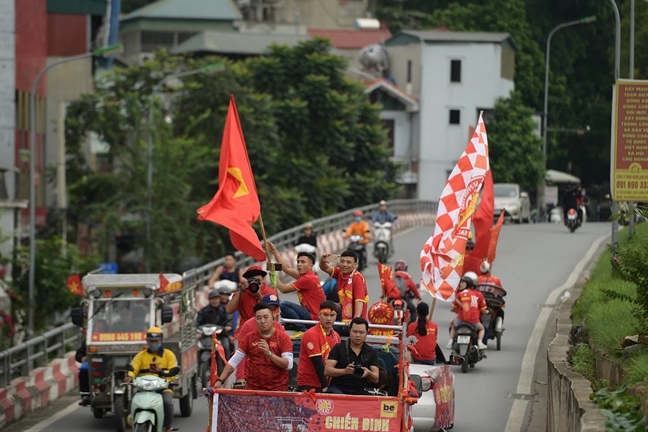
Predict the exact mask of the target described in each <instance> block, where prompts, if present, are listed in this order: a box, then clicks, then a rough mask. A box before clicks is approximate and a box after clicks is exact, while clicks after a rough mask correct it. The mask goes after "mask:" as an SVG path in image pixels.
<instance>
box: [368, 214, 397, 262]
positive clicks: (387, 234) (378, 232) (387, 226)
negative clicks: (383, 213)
mask: <svg viewBox="0 0 648 432" xmlns="http://www.w3.org/2000/svg"><path fill="white" fill-rule="evenodd" d="M391 237H392V224H391V222H385V223H382V224H381V223H379V222H375V223H374V238H375V241H374V248H373V255H374V257H375V258H376V259H377V260H378V262H379V263H381V264H385V263H386V262H387V260H388V259H389V258H390V257H391V256H392V255H393V254H394V251H393V250H392V248H391V245H392V242H391Z"/></svg>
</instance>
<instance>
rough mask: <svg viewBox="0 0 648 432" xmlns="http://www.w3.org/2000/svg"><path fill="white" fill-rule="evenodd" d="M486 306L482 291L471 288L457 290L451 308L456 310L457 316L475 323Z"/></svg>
mask: <svg viewBox="0 0 648 432" xmlns="http://www.w3.org/2000/svg"><path fill="white" fill-rule="evenodd" d="M486 308H487V306H486V302H485V301H484V296H483V295H482V293H480V292H479V291H475V290H474V289H472V288H467V289H465V290H462V291H459V292H458V293H457V298H456V299H455V301H454V303H453V304H452V309H453V310H454V311H455V312H457V318H459V319H460V320H461V321H465V322H468V323H471V324H477V323H478V322H479V321H480V316H481V311H482V310H484V309H486Z"/></svg>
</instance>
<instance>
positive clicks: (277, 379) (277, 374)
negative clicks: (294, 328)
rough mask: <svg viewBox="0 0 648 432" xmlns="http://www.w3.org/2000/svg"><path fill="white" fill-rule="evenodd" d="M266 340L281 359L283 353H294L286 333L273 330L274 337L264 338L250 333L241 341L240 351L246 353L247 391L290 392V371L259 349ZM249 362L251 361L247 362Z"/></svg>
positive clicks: (257, 333)
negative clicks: (262, 341)
mask: <svg viewBox="0 0 648 432" xmlns="http://www.w3.org/2000/svg"><path fill="white" fill-rule="evenodd" d="M261 340H265V341H266V342H267V343H268V346H269V347H270V351H271V352H272V353H273V354H275V355H277V356H279V357H281V354H282V353H292V350H293V344H292V340H290V336H288V334H287V333H286V332H282V331H277V329H276V328H275V329H273V331H272V335H271V336H270V337H268V338H264V337H263V336H262V335H261V333H259V332H258V331H256V332H248V333H246V334H245V336H243V338H241V340H240V341H239V346H238V349H239V350H241V351H243V352H244V353H245V358H246V365H245V368H246V374H245V375H246V379H247V385H246V387H245V389H246V390H268V391H288V371H287V370H286V369H281V368H280V367H278V366H277V365H275V364H274V363H272V360H270V358H269V357H268V356H267V355H266V354H265V353H264V352H263V350H262V349H261V348H259V347H257V344H258V343H259V342H260V341H261ZM247 360H249V361H247Z"/></svg>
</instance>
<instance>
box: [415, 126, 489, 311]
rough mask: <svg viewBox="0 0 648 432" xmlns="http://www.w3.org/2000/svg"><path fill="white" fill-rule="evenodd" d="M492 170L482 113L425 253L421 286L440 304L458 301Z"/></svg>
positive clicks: (448, 187) (441, 204)
mask: <svg viewBox="0 0 648 432" xmlns="http://www.w3.org/2000/svg"><path fill="white" fill-rule="evenodd" d="M488 170H489V164H488V138H487V136H486V126H485V125H484V121H483V120H482V115H481V113H480V114H479V122H478V123H477V127H476V128H475V132H474V134H473V137H472V139H471V140H470V142H469V143H468V146H467V147H466V150H465V151H464V152H463V154H462V155H461V157H460V158H459V161H458V162H457V165H456V166H455V168H454V169H453V170H452V173H451V174H450V177H449V178H448V181H447V182H446V185H445V187H444V188H443V192H442V193H441V198H440V199H439V207H438V209H437V217H436V223H435V226H434V234H432V237H430V238H429V239H428V241H427V242H426V243H425V245H423V250H422V251H421V272H422V281H421V285H422V286H423V287H425V289H427V290H428V292H429V293H430V294H432V296H433V297H435V298H437V299H439V300H442V301H448V302H451V301H453V300H454V297H455V290H456V288H457V286H458V285H459V281H460V280H461V276H462V274H463V260H464V254H465V252H466V241H467V239H468V233H469V232H470V224H471V222H472V217H473V215H474V214H475V209H476V207H477V200H478V199H479V191H480V190H481V188H482V185H483V184H484V178H485V177H486V173H487V172H488Z"/></svg>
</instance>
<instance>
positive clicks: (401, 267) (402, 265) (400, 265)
mask: <svg viewBox="0 0 648 432" xmlns="http://www.w3.org/2000/svg"><path fill="white" fill-rule="evenodd" d="M394 271H404V272H406V271H407V261H405V260H398V261H396V264H394Z"/></svg>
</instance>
